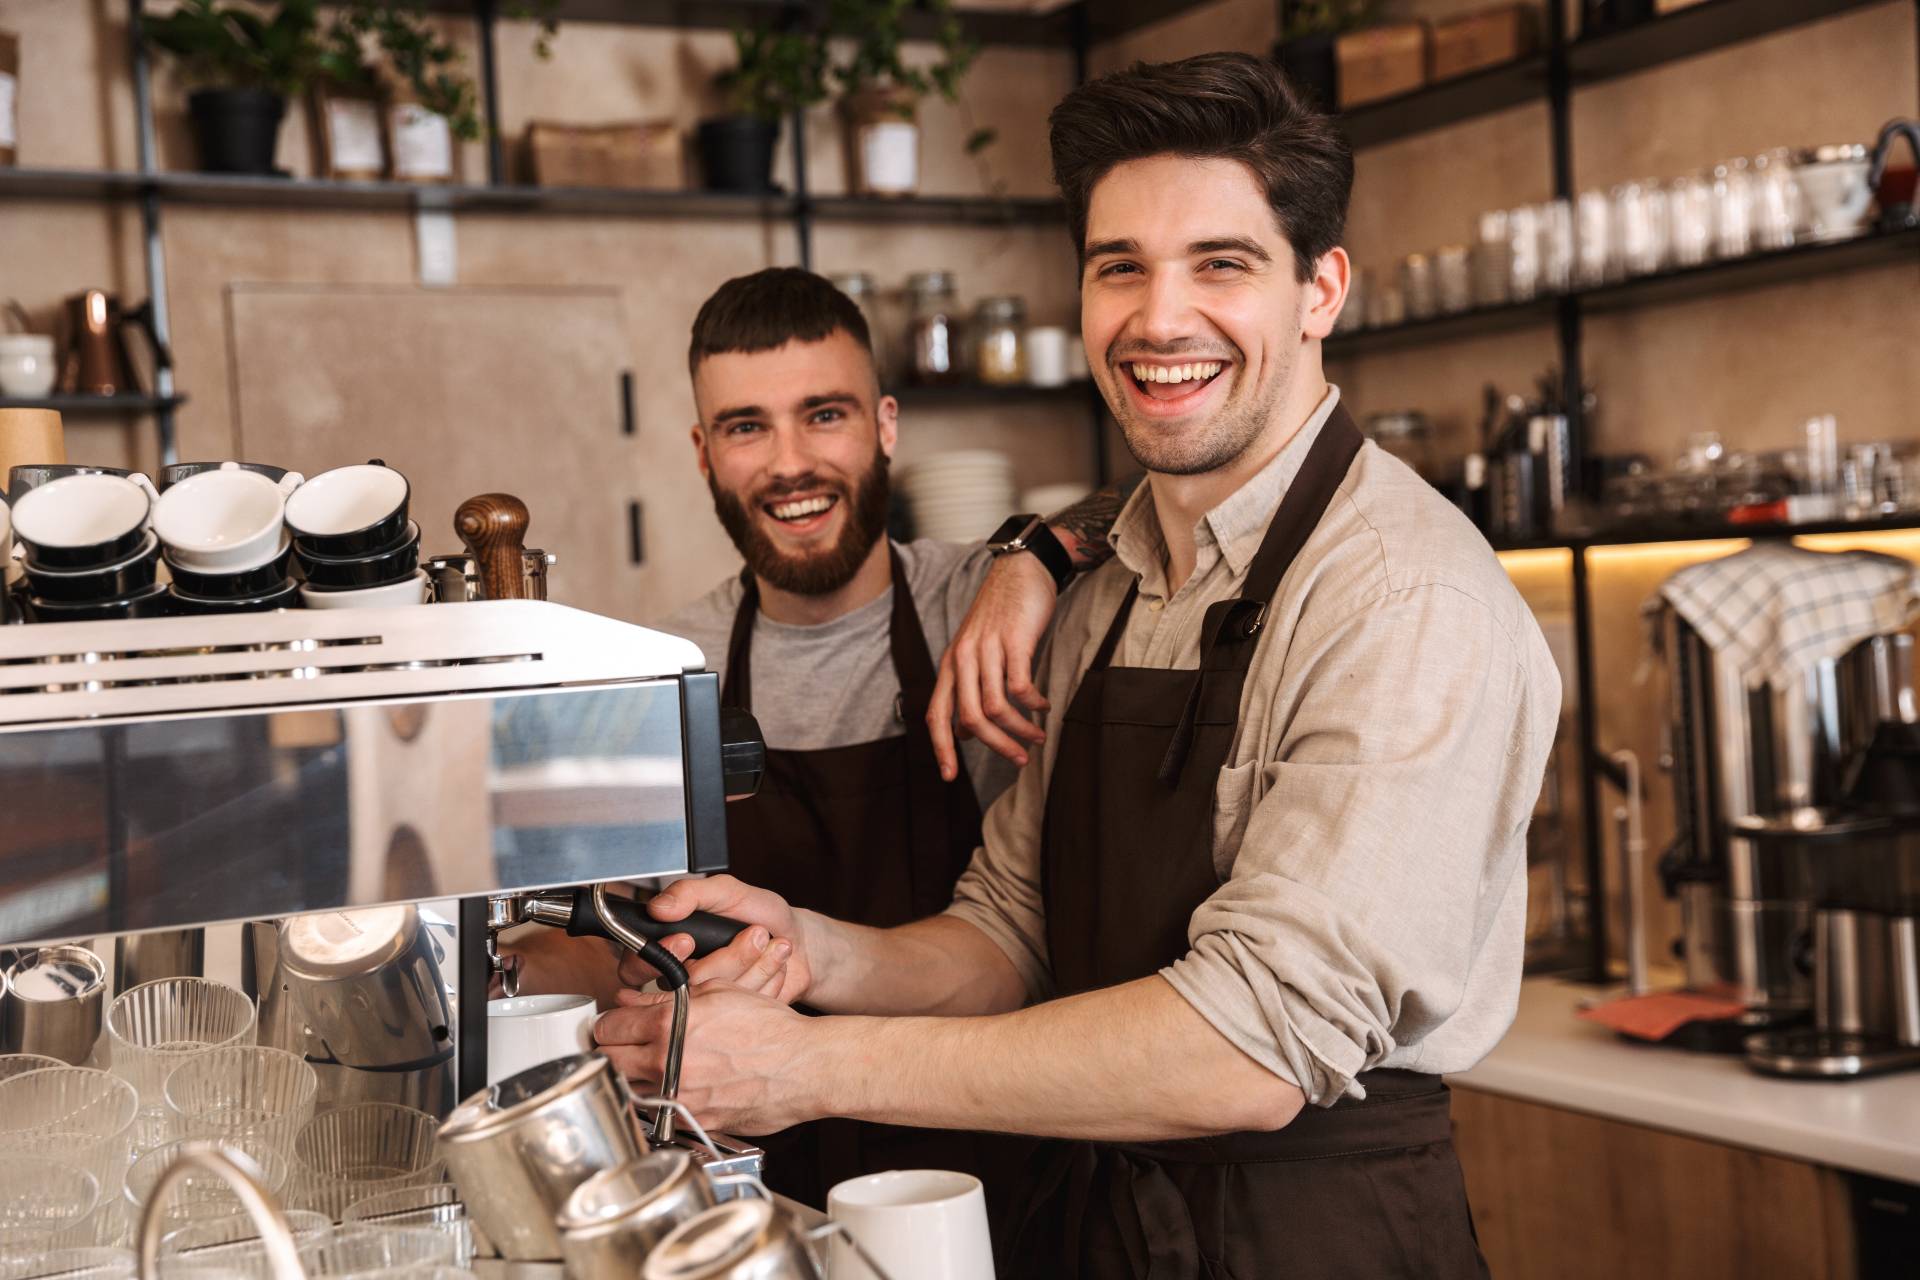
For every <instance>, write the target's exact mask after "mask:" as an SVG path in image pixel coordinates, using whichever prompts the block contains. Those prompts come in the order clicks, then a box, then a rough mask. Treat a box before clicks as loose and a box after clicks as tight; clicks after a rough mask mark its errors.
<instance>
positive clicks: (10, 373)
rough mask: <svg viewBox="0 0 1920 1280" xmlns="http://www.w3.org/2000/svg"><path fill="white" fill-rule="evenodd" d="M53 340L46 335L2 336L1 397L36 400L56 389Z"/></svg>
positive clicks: (0, 355)
mask: <svg viewBox="0 0 1920 1280" xmlns="http://www.w3.org/2000/svg"><path fill="white" fill-rule="evenodd" d="M56 372H57V366H56V364H55V362H54V358H53V339H52V338H51V337H49V336H48V335H46V334H44V333H8V334H0V395H9V396H21V397H24V398H27V399H33V398H36V397H39V396H44V395H46V394H47V393H48V392H50V391H52V390H53V379H54V374H55V373H56Z"/></svg>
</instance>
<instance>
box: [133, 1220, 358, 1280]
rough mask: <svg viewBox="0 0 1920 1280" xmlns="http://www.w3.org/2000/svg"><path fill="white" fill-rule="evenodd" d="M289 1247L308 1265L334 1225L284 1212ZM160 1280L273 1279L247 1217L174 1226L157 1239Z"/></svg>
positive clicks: (257, 1230) (254, 1227)
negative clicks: (294, 1249)
mask: <svg viewBox="0 0 1920 1280" xmlns="http://www.w3.org/2000/svg"><path fill="white" fill-rule="evenodd" d="M281 1216H282V1217H283V1218H284V1219H285V1220H286V1224H287V1231H288V1233H289V1234H291V1235H292V1236H293V1243H294V1247H295V1248H296V1249H298V1250H299V1251H300V1256H301V1260H302V1261H303V1262H305V1263H307V1264H309V1265H308V1272H309V1274H312V1273H313V1268H312V1266H311V1264H312V1262H313V1260H314V1250H316V1249H317V1248H318V1246H319V1245H320V1244H321V1243H322V1242H324V1241H326V1240H328V1239H330V1238H331V1237H332V1235H333V1223H332V1222H330V1221H328V1219H327V1216H326V1215H325V1214H321V1213H312V1212H309V1211H307V1210H305V1209H289V1210H286V1211H285V1212H284V1213H283V1214H282V1215H281ZM160 1275H161V1277H162V1280H176V1278H178V1280H203V1278H204V1280H214V1278H215V1277H219V1278H220V1280H273V1267H272V1265H271V1264H270V1263H269V1262H268V1261H267V1250H266V1246H265V1245H263V1244H262V1243H261V1242H260V1228H259V1226H258V1225H257V1224H256V1223H255V1222H254V1220H253V1219H252V1218H250V1217H248V1216H247V1215H246V1214H235V1215H233V1216H231V1217H226V1218H207V1219H203V1220H201V1221H198V1222H194V1223H191V1224H189V1225H188V1226H184V1227H178V1228H176V1229H174V1230H172V1231H169V1232H167V1233H166V1234H165V1235H163V1236H161V1237H160Z"/></svg>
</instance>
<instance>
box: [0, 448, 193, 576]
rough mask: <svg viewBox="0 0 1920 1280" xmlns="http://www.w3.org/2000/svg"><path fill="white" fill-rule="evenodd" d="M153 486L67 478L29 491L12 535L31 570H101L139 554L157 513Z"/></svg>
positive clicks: (108, 478) (127, 479)
mask: <svg viewBox="0 0 1920 1280" xmlns="http://www.w3.org/2000/svg"><path fill="white" fill-rule="evenodd" d="M158 496H159V495H158V494H156V493H155V492H154V488H153V483H152V481H150V480H148V479H147V478H146V477H145V476H143V475H141V474H139V473H138V472H135V473H134V474H133V475H131V476H117V475H107V474H92V475H72V476H62V477H60V478H59V479H56V480H51V481H48V482H47V483H46V484H43V485H40V486H39V487H37V488H34V489H30V490H28V492H27V493H26V494H25V495H24V496H23V497H21V498H20V499H19V500H18V501H17V502H16V503H15V504H14V508H13V534H14V537H15V538H17V539H19V541H20V546H21V549H22V550H23V551H24V552H25V553H26V560H27V567H28V568H43V569H53V570H61V569H98V568H101V567H103V566H106V565H111V564H118V563H119V562H120V561H122V560H125V559H126V558H127V557H129V556H131V555H133V554H134V552H135V551H137V550H138V549H139V547H140V545H141V543H142V542H144V541H145V539H146V537H147V525H148V521H149V519H150V518H151V516H152V513H153V503H154V499H155V498H157V497H158Z"/></svg>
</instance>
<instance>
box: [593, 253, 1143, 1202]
mask: <svg viewBox="0 0 1920 1280" xmlns="http://www.w3.org/2000/svg"><path fill="white" fill-rule="evenodd" d="M688 363H689V366H690V370H691V373H692V375H693V388H694V402H695V406H696V408H697V409H698V411H699V415H700V420H699V423H698V424H697V425H695V426H694V428H693V430H692V439H693V448H694V458H695V462H696V464H697V465H698V467H699V470H700V474H701V475H702V476H703V477H704V478H705V479H706V482H707V486H708V488H709V489H710V490H711V491H712V494H713V505H714V511H715V512H716V514H717V515H718V516H719V518H720V522H721V524H722V525H724V526H725V528H726V530H727V533H728V535H729V536H730V537H731V538H732V539H733V543H734V546H735V547H737V548H738V549H739V551H740V555H741V558H742V559H743V560H744V561H745V568H744V570H743V571H742V572H741V573H740V574H739V575H737V576H735V577H731V578H729V579H727V580H726V581H725V582H722V583H721V584H720V585H719V586H718V587H716V588H715V589H714V590H713V591H711V592H709V593H708V594H707V595H706V596H704V597H702V598H701V599H699V600H697V601H695V602H694V603H693V604H691V605H689V606H688V607H687V608H685V609H683V610H681V611H680V612H679V613H677V614H675V615H674V616H672V617H671V618H669V619H667V620H666V621H665V622H663V623H661V624H660V626H661V629H662V630H665V631H669V632H672V633H674V634H676V635H682V636H685V637H687V638H689V639H691V640H693V641H694V642H695V643H696V644H698V645H699V646H700V648H701V651H702V652H703V653H705V654H706V656H707V661H708V662H709V664H712V665H714V667H715V669H716V670H718V671H719V672H720V674H721V680H722V687H721V701H722V702H723V704H725V705H729V706H739V707H745V708H747V709H748V710H750V711H751V712H752V713H753V714H754V716H755V717H756V718H757V719H758V720H759V722H760V727H761V731H762V733H763V735H764V736H765V738H766V742H767V747H768V762H767V772H766V777H765V780H764V781H763V782H762V784H761V788H760V791H759V794H757V795H756V796H754V797H753V798H752V799H750V800H747V801H743V802H740V803H736V804H733V805H729V806H728V812H727V832H728V848H729V855H730V857H729V864H730V867H731V869H732V871H733V873H734V874H736V875H738V876H741V877H744V878H746V879H748V880H751V881H752V882H753V883H755V884H761V885H766V886H768V887H770V888H772V889H774V890H776V891H777V892H779V893H780V894H781V895H782V896H784V897H785V898H787V899H788V900H789V901H792V902H796V903H803V904H805V905H807V906H809V907H811V908H813V909H815V910H819V911H822V912H826V913H828V914H831V915H834V916H837V917H839V918H841V919H846V920H852V921H856V922H858V923H861V924H864V925H869V926H882V927H884V926H889V925H896V924H905V923H907V922H908V921H911V920H916V919H919V918H921V917H922V916H925V915H928V914H931V913H932V912H935V911H938V910H940V909H941V908H943V907H945V906H946V905H947V903H948V902H949V901H951V900H952V897H953V886H954V882H955V881H956V880H957V879H958V878H959V876H960V873H961V872H962V871H964V870H965V869H966V866H967V863H968V860H969V859H970V858H971V857H972V855H973V850H974V849H975V848H976V847H977V846H978V844H979V841H980V815H981V813H982V812H983V811H984V810H985V808H986V807H987V806H988V805H990V804H991V803H992V802H993V800H994V798H995V797H996V796H998V795H999V794H1000V792H1001V791H1003V790H1004V789H1005V788H1006V787H1007V785H1008V784H1009V783H1010V782H1011V781H1012V778H1013V765H1012V764H1011V763H1010V762H1009V761H1008V760H1003V759H1001V758H1000V757H999V756H996V755H994V754H993V753H992V751H990V750H988V749H986V747H984V746H983V745H981V744H979V743H975V744H970V745H969V746H967V747H965V748H963V751H964V757H963V758H962V759H961V760H960V761H959V762H958V768H956V769H953V770H951V771H950V772H951V777H950V778H943V777H942V776H941V769H940V767H939V765H938V763H937V762H936V759H935V756H934V752H933V746H932V742H931V738H930V735H929V733H928V730H927V726H926V722H925V717H926V712H927V708H928V704H929V700H930V698H931V696H932V692H933V686H934V680H935V663H936V661H937V660H938V658H939V655H940V654H941V652H942V650H943V649H944V648H945V647H946V644H947V638H948V637H949V636H950V635H951V634H952V633H953V629H954V627H955V626H956V625H957V624H958V623H959V621H960V619H961V618H962V616H964V615H965V613H966V611H967V607H968V605H969V604H970V603H971V602H972V600H973V596H974V592H975V591H976V590H977V589H978V587H979V586H980V583H981V581H982V580H983V578H984V577H985V575H986V573H987V569H988V566H989V564H990V563H991V561H992V559H993V556H992V554H991V553H990V551H989V549H988V548H987V547H986V546H985V545H983V544H981V543H975V544H972V545H961V544H955V543H945V542H936V541H932V540H921V541H915V542H909V543H896V542H893V541H892V540H891V539H889V538H888V537H887V536H886V522H887V495H888V484H887V477H888V467H889V465H890V462H891V459H892V456H893V452H894V447H895V445H896V444H897V443H898V440H899V409H898V406H897V404H896V403H895V401H894V399H893V397H891V396H887V395H883V394H881V390H880V386H879V379H878V376H877V374H876V373H875V370H874V363H873V353H872V349H871V345H870V337H869V334H868V332H867V326H866V322H865V320H864V319H863V318H862V316H861V314H860V311H859V308H858V307H856V306H855V305H854V303H853V302H852V300H851V299H849V298H847V297H846V296H845V295H844V294H842V293H841V292H840V291H839V290H837V289H835V288H834V287H833V286H832V285H831V284H830V283H828V282H827V281H826V280H824V279H822V278H821V277H819V276H816V275H813V274H812V273H810V272H806V271H802V270H799V269H797V268H773V269H769V270H766V271H761V272H758V273H756V274H753V275H749V276H743V277H740V278H739V279H735V280H730V281H728V282H727V283H726V284H725V285H723V286H721V288H720V289H719V290H718V291H717V292H716V293H715V294H714V295H713V296H712V297H711V298H710V299H708V300H707V302H706V304H705V305H704V306H702V307H701V309H700V313H699V315H698V316H697V317H696V319H695V320H694V325H693V336H692V342H691V349H690V351H689V356H688ZM1119 505H1120V498H1119V496H1118V494H1117V493H1116V492H1114V491H1102V493H1100V494H1096V495H1094V496H1093V497H1091V498H1089V499H1088V500H1087V501H1085V502H1083V503H1081V504H1079V505H1078V506H1076V507H1075V508H1073V509H1071V510H1070V511H1069V512H1066V513H1062V514H1061V515H1059V516H1056V517H1054V527H1053V534H1054V543H1053V545H1051V546H1049V547H1048V548H1047V549H1048V551H1049V553H1050V554H1051V555H1053V556H1055V557H1059V558H1058V559H1055V561H1054V563H1055V565H1056V567H1057V568H1061V569H1064V570H1066V571H1069V572H1070V571H1071V569H1072V568H1074V567H1079V568H1085V567H1088V566H1091V565H1093V564H1096V563H1098V562H1100V561H1101V560H1102V559H1104V558H1105V555H1106V548H1105V545H1104V542H1102V541H1100V540H1099V538H1098V535H1099V534H1103V533H1104V531H1105V529H1106V527H1107V526H1108V525H1109V524H1111V522H1112V517H1113V515H1114V513H1115V512H1117V510H1118V509H1119ZM981 532H982V534H983V535H984V534H985V533H987V532H988V531H987V530H982V531H981ZM1020 558H1026V559H1033V558H1035V557H1031V556H1022V557H1020ZM1036 563H1038V560H1037V559H1036ZM1044 576H1045V575H1044V574H1043V577H1044ZM1064 577H1065V574H1064V573H1061V574H1060V575H1058V578H1059V581H1064ZM1057 585H1058V583H1057V582H1056V581H1048V582H1045V583H1044V584H1042V585H1040V586H1039V587H1038V588H1037V591H1038V594H1040V595H1042V596H1044V597H1045V598H1046V601H1047V602H1050V601H1051V599H1052V597H1053V594H1054V591H1055V589H1056V587H1057ZM1007 745H1008V746H1009V747H1010V748H1011V747H1012V744H1011V743H1008V744H1007ZM1012 754H1014V755H1018V754H1019V752H1018V750H1017V748H1014V749H1013V750H1012ZM673 941H674V940H670V943H672V942H673ZM681 941H684V940H681ZM787 946H788V944H787V943H786V942H784V941H778V942H776V941H774V940H773V939H771V938H770V936H769V935H768V934H767V933H766V931H765V930H764V929H758V930H754V931H752V932H750V933H749V934H748V935H746V936H745V937H744V938H743V940H742V941H740V942H737V943H736V944H735V946H734V947H732V948H729V951H733V952H736V953H739V952H741V951H742V949H743V948H744V950H745V952H746V953H747V956H749V957H750V956H751V955H752V954H753V953H755V952H758V953H759V955H758V959H757V960H754V961H753V965H754V968H753V973H754V974H755V975H764V974H775V973H777V972H778V971H779V970H780V968H781V965H782V961H783V960H784V958H785V955H786V952H787ZM736 958H737V957H724V956H723V957H722V958H721V960H720V961H719V963H721V964H727V963H731V962H733V961H734V960H735V959H736ZM736 967H737V965H736ZM624 976H626V977H627V978H628V979H629V980H630V981H632V982H634V983H635V984H636V985H637V984H638V983H640V982H642V981H644V980H645V979H646V978H647V977H648V976H649V974H648V973H647V972H646V971H645V969H644V966H639V965H638V962H637V961H635V962H634V964H633V966H632V967H630V968H629V970H628V971H627V972H626V973H625V975H624ZM751 980H752V981H758V980H759V979H758V977H755V978H753V979H751ZM755 1132H756V1133H758V1132H759V1131H758V1130H756V1131H755ZM760 1140H761V1141H762V1143H763V1145H764V1146H765V1147H766V1148H767V1151H768V1157H767V1175H766V1176H767V1181H768V1183H769V1184H770V1185H772V1186H773V1187H775V1188H776V1189H778V1190H780V1191H782V1192H784V1193H786V1194H788V1195H790V1196H793V1197H794V1198H796V1199H799V1200H802V1201H805V1202H807V1203H811V1204H815V1205H823V1204H824V1203H825V1199H826V1192H827V1190H828V1189H829V1188H831V1187H832V1186H833V1184H834V1183H835V1182H838V1181H841V1180H843V1179H845V1178H850V1177H854V1176H856V1175H858V1174H862V1173H869V1172H877V1171H879V1170H884V1169H890V1168H915V1167H933V1168H951V1169H961V1170H965V1171H969V1172H973V1173H977V1174H981V1175H983V1176H984V1177H985V1179H986V1181H987V1183H988V1185H989V1187H990V1188H991V1189H992V1190H993V1192H994V1193H995V1194H998V1193H999V1192H1000V1191H1002V1190H1003V1189H1005V1188H1006V1186H1007V1185H1008V1183H1009V1180H1010V1179H1009V1174H1010V1172H1011V1169H1012V1168H1013V1167H1014V1165H1015V1163H1017V1161H1016V1159H1015V1157H1016V1156H1017V1154H1018V1153H1017V1152H1016V1151H1015V1150H1014V1149H1013V1148H1012V1147H1011V1145H1010V1144H1009V1142H1008V1140H1004V1139H993V1138H987V1137H979V1136H976V1135H972V1134H953V1133H932V1132H930V1131H928V1130H925V1129H905V1128H891V1127H887V1126H879V1125H865V1124H857V1123H854V1122H851V1121H845V1120H828V1121H823V1122H819V1123H814V1124H806V1125H800V1126H796V1127H794V1128H791V1129H788V1130H787V1131H786V1132H784V1133H778V1134H774V1135H771V1136H768V1137H764V1138H762V1139H760Z"/></svg>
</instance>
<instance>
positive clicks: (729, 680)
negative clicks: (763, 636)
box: [720, 569, 760, 711]
mask: <svg viewBox="0 0 1920 1280" xmlns="http://www.w3.org/2000/svg"><path fill="white" fill-rule="evenodd" d="M740 585H741V587H742V588H743V589H742V590H741V592H740V607H739V608H738V609H735V610H734V611H733V633H732V634H731V635H730V636H728V637H727V667H726V673H725V674H724V675H722V676H721V678H720V705H721V706H723V707H738V708H740V709H741V710H742V711H751V710H753V673H752V671H751V670H750V669H749V668H750V666H751V663H750V661H749V658H748V654H749V652H750V651H751V650H752V648H753V619H754V617H755V615H757V614H758V613H759V612H760V588H759V587H758V586H757V585H755V583H754V581H753V571H752V570H750V569H742V570H741V571H740Z"/></svg>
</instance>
